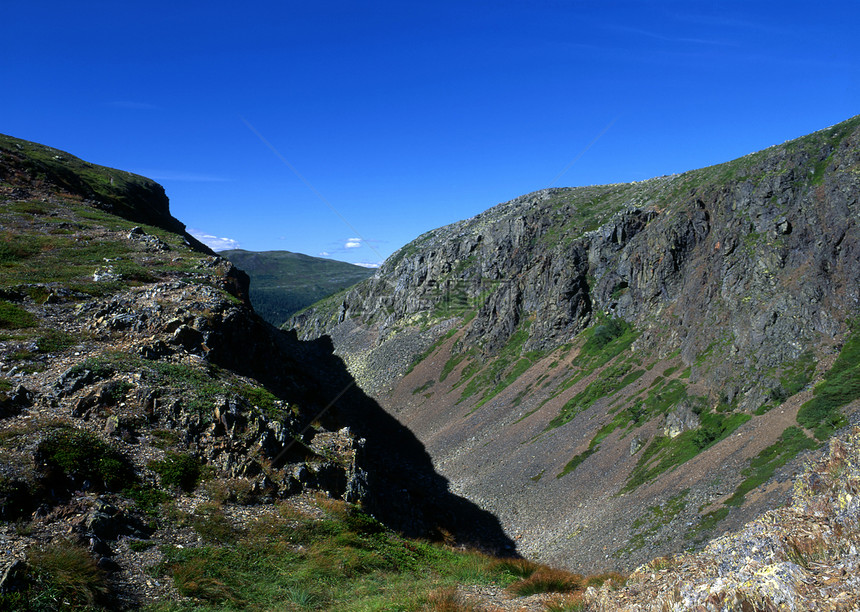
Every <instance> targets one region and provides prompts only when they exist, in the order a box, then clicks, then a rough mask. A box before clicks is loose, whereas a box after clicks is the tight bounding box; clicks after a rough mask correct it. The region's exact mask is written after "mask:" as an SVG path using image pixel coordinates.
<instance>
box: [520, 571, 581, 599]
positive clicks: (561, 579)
mask: <svg viewBox="0 0 860 612" xmlns="http://www.w3.org/2000/svg"><path fill="white" fill-rule="evenodd" d="M584 585H585V579H584V578H583V576H582V574H574V573H573V572H568V571H565V570H560V569H553V568H551V567H546V566H542V567H540V568H539V569H538V570H536V571H535V572H534V573H532V575H531V576H529V577H528V578H523V579H522V580H517V581H516V582H515V583H513V584H512V585H510V586H509V587H508V591H509V592H510V593H512V594H514V595H518V596H520V597H522V596H525V595H534V594H535V593H570V592H573V591H579V590H581V589H583V588H584Z"/></svg>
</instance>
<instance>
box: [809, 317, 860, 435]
mask: <svg viewBox="0 0 860 612" xmlns="http://www.w3.org/2000/svg"><path fill="white" fill-rule="evenodd" d="M858 398H860V330H856V329H855V330H853V332H852V333H851V335H850V336H849V338H848V340H847V341H846V342H845V346H843V347H842V350H841V351H840V353H839V357H837V358H836V361H835V362H834V363H833V367H832V368H830V370H829V371H828V372H827V374H825V376H824V380H822V381H821V382H820V383H819V384H818V385H816V386H815V389H814V390H813V398H812V399H810V400H809V401H808V402H805V403H804V404H803V406H801V407H800V410H799V411H798V412H797V422H798V423H799V424H800V425H802V426H803V427H805V428H806V429H810V430H812V431H814V433H815V437H816V438H818V439H819V440H825V439H827V438H828V437H830V436H831V435H832V434H833V432H834V431H836V430H837V429H839V428H840V427H844V426H845V425H846V424H847V419H846V418H845V415H844V414H842V412H841V410H840V408H842V407H843V406H845V405H846V404H848V403H849V402H852V401H854V400H856V399H858Z"/></svg>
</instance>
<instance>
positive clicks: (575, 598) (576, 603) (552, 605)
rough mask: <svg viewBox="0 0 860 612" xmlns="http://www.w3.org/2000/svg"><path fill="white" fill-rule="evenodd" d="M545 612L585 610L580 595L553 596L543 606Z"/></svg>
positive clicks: (576, 611)
mask: <svg viewBox="0 0 860 612" xmlns="http://www.w3.org/2000/svg"><path fill="white" fill-rule="evenodd" d="M543 606H544V609H545V610H546V611H547V612H580V611H582V610H585V602H584V601H583V599H582V593H572V594H570V595H555V596H553V597H552V598H551V599H549V600H547V601H545V602H544V604H543Z"/></svg>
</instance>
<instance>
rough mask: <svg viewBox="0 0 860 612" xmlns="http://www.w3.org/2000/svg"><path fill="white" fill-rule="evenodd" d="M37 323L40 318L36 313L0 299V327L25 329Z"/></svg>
mask: <svg viewBox="0 0 860 612" xmlns="http://www.w3.org/2000/svg"><path fill="white" fill-rule="evenodd" d="M37 325H39V319H37V318H36V316H35V315H34V314H32V313H31V312H28V311H26V310H24V309H23V308H21V307H20V306H15V304H12V303H11V302H7V301H5V300H0V329H25V328H27V327H36V326H37Z"/></svg>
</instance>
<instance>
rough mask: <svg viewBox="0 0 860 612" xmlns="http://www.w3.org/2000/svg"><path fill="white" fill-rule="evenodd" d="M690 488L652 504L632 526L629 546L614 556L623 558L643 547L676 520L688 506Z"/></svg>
mask: <svg viewBox="0 0 860 612" xmlns="http://www.w3.org/2000/svg"><path fill="white" fill-rule="evenodd" d="M689 493H690V489H684V490H683V491H681V492H679V493H676V494H675V495H673V496H671V497H670V498H669V499H667V500H666V501H665V502H664V503H662V504H658V505H655V506H650V507H649V508H648V509H647V510H646V511H645V513H644V514H643V515H642V516H640V517H638V518H637V519H636V520H634V521H633V524H632V525H631V526H630V530H631V532H632V535H631V537H630V541H629V543H628V544H627V546H625V547H622V548H619V549H618V550H616V551H615V552H614V553H613V557H615V558H622V557H625V556H627V555H629V554H631V553H633V552H636V551H637V550H639V549H641V548H643V547H644V546H645V545H646V544H647V543H648V541H649V540H650V539H653V538H654V537H655V536H657V534H658V533H659V532H660V531H661V530H662V529H664V528H666V527H667V526H668V525H669V524H671V523H672V521H674V520H675V519H676V518H677V517H678V515H680V514H681V513H682V512H683V511H684V510H685V509H686V508H687V495H689Z"/></svg>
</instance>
